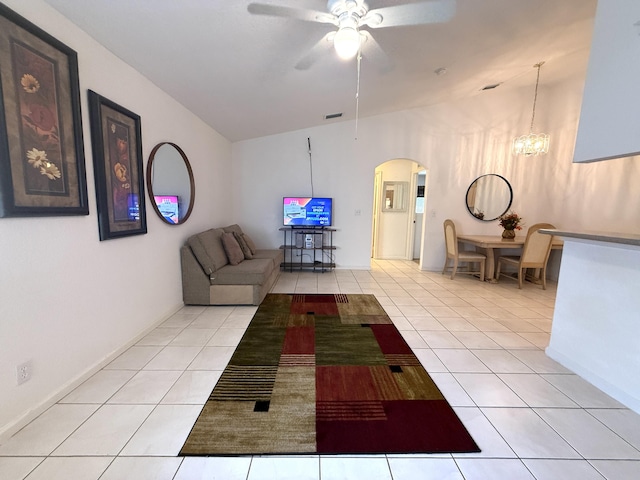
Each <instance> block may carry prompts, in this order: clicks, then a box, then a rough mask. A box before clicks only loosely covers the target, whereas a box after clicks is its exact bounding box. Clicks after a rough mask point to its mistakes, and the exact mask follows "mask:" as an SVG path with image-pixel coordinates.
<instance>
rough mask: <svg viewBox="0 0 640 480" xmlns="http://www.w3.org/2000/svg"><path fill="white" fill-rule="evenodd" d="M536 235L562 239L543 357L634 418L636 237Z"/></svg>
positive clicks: (639, 360)
mask: <svg viewBox="0 0 640 480" xmlns="http://www.w3.org/2000/svg"><path fill="white" fill-rule="evenodd" d="M541 233H546V234H549V235H555V236H557V237H561V238H562V239H563V240H564V250H563V253H562V263H561V265H560V274H559V278H558V290H557V295H556V305H555V310H554V315H553V325H552V329H551V340H550V342H549V346H548V347H547V349H546V353H547V355H548V356H549V357H551V358H553V359H554V360H556V361H558V362H559V363H561V364H562V365H564V366H565V367H567V368H569V369H570V370H572V371H573V372H575V373H577V374H578V375H580V376H581V377H583V378H584V379H585V380H587V381H589V382H590V383H592V384H593V385H595V386H596V387H598V388H599V389H600V390H602V391H603V392H605V393H607V394H608V395H610V396H611V397H613V398H615V399H616V400H618V401H619V402H621V403H622V404H624V405H626V406H627V407H629V408H630V409H632V410H634V411H635V412H637V413H640V375H638V372H640V235H636V234H626V233H620V234H618V233H605V232H576V231H563V230H541Z"/></svg>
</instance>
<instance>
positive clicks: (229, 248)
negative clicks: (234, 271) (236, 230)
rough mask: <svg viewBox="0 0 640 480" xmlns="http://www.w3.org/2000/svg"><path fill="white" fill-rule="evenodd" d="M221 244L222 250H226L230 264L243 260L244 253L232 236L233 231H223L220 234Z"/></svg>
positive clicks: (236, 263)
mask: <svg viewBox="0 0 640 480" xmlns="http://www.w3.org/2000/svg"><path fill="white" fill-rule="evenodd" d="M222 246H223V247H224V251H225V252H227V257H228V258H229V263H230V264H231V265H238V264H239V263H240V262H242V261H243V260H244V253H242V249H241V248H240V245H238V241H237V240H236V238H235V237H234V236H233V233H228V232H225V233H223V234H222Z"/></svg>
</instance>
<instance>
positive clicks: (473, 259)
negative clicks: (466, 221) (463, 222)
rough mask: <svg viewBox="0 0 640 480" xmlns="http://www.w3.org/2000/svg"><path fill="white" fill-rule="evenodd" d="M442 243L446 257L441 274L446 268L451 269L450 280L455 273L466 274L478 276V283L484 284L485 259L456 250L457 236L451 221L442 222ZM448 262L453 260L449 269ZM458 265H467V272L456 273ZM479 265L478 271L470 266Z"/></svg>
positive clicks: (480, 255) (475, 253)
mask: <svg viewBox="0 0 640 480" xmlns="http://www.w3.org/2000/svg"><path fill="white" fill-rule="evenodd" d="M444 243H445V249H446V257H445V259H444V267H443V269H442V274H443V275H444V273H445V272H446V270H447V269H448V268H451V280H453V277H455V276H456V273H468V274H472V275H477V274H479V275H480V281H481V282H484V272H485V266H486V261H487V257H486V256H485V255H483V254H482V253H477V252H468V251H466V250H462V251H460V250H459V249H458V235H457V234H456V224H455V223H453V220H450V219H446V220H445V221H444ZM449 260H453V265H451V267H449V266H448V265H449ZM459 263H468V264H469V269H468V270H461V271H460V272H458V264H459ZM475 263H479V264H480V270H472V269H471V266H470V265H471V264H475Z"/></svg>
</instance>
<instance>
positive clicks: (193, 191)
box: [146, 142, 196, 225]
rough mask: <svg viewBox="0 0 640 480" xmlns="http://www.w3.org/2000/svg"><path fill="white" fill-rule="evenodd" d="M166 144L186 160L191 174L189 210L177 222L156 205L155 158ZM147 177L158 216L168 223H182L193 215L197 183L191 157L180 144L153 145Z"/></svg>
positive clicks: (151, 200) (186, 165)
mask: <svg viewBox="0 0 640 480" xmlns="http://www.w3.org/2000/svg"><path fill="white" fill-rule="evenodd" d="M165 145H168V146H171V147H173V148H174V149H175V150H176V152H177V153H178V154H179V155H180V157H181V159H182V161H183V162H184V166H185V168H186V170H187V174H188V175H189V206H188V207H187V210H186V211H185V212H184V214H183V215H182V218H179V219H178V222H177V223H173V222H170V221H169V220H167V219H166V218H165V217H164V216H163V215H162V213H161V212H160V210H159V209H158V206H157V205H156V202H155V194H154V191H153V176H154V175H153V173H154V172H153V168H154V165H153V164H154V160H155V159H156V155H157V153H158V150H160V148H162V147H163V146H165ZM178 159H179V158H178V157H176V160H178ZM146 179H147V193H148V195H149V201H150V202H151V205H152V206H153V209H154V211H155V212H156V214H157V215H158V217H160V219H161V220H162V221H163V222H164V223H166V224H167V225H182V224H183V223H184V222H186V221H187V219H188V218H189V216H190V215H191V211H192V210H193V204H194V201H195V197H196V185H195V181H194V179H193V170H192V169H191V164H190V163H189V159H188V158H187V155H186V154H185V153H184V151H183V150H182V149H181V148H180V147H179V146H178V145H176V144H175V143H172V142H161V143H159V144H157V145H156V146H155V147H153V150H151V153H150V154H149V162H148V163H147V172H146Z"/></svg>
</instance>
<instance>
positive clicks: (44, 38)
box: [0, 3, 89, 217]
mask: <svg viewBox="0 0 640 480" xmlns="http://www.w3.org/2000/svg"><path fill="white" fill-rule="evenodd" d="M88 214H89V207H88V203H87V183H86V176H85V159H84V147H83V139H82V118H81V113H80V89H79V82H78V59H77V54H76V52H75V51H74V50H72V49H71V48H69V47H67V46H66V45H65V44H63V43H62V42H60V41H58V40H57V39H55V38H54V37H52V36H51V35H49V34H48V33H46V32H45V31H43V30H42V29H40V28H39V27H37V26H36V25H34V24H32V23H31V22H29V21H28V20H26V19H25V18H23V17H21V16H20V15H18V14H17V13H15V12H14V11H13V10H10V9H9V8H7V7H6V6H4V5H3V4H1V3H0V217H30V216H51V215H88Z"/></svg>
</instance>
